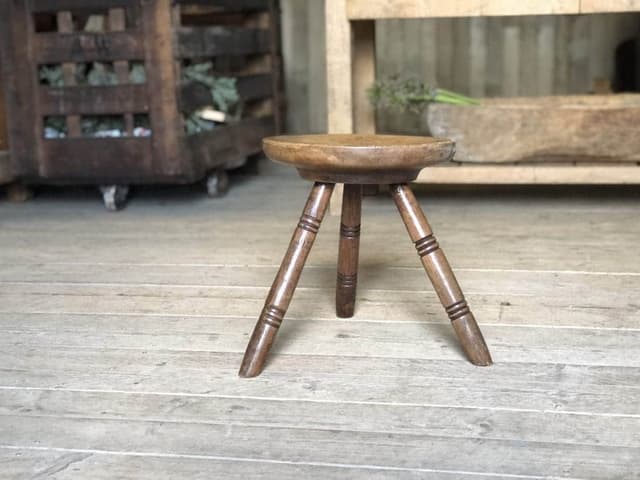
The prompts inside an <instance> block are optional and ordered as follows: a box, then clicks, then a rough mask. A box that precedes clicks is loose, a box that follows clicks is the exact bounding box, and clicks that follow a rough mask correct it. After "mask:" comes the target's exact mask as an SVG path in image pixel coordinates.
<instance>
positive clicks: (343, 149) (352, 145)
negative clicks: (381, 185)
mask: <svg viewBox="0 0 640 480" xmlns="http://www.w3.org/2000/svg"><path fill="white" fill-rule="evenodd" d="M263 148H264V152H265V154H266V155H267V157H269V159H271V160H273V161H275V162H278V163H283V164H286V165H291V166H294V167H296V168H298V169H299V170H306V171H314V172H325V173H327V174H341V173H346V172H351V173H356V172H360V173H370V174H384V173H385V172H389V171H395V172H398V171H408V172H409V171H410V172H415V171H419V170H421V169H423V168H424V167H427V166H429V165H433V164H436V163H440V162H445V161H447V160H450V159H451V158H452V157H453V154H454V152H455V144H454V142H453V141H451V140H449V139H446V138H437V137H423V136H410V135H359V134H327V135H281V136H275V137H267V138H265V139H264V140H263Z"/></svg>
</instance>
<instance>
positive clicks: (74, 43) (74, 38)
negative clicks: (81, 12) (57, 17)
mask: <svg viewBox="0 0 640 480" xmlns="http://www.w3.org/2000/svg"><path fill="white" fill-rule="evenodd" d="M144 45H145V43H144V36H143V35H142V34H141V33H140V32H109V33H38V34H35V36H34V47H33V48H34V57H35V59H36V61H37V62H39V63H61V62H92V61H103V62H106V61H114V60H140V59H142V58H145V54H144Z"/></svg>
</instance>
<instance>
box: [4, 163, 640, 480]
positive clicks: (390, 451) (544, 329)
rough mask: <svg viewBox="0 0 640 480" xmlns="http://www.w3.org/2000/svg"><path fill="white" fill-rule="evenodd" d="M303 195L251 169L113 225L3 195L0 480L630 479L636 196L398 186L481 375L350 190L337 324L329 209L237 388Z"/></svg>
mask: <svg viewBox="0 0 640 480" xmlns="http://www.w3.org/2000/svg"><path fill="white" fill-rule="evenodd" d="M308 188H309V185H308V184H307V183H305V182H303V181H301V180H298V179H297V178H296V177H294V176H293V175H292V174H291V173H290V172H288V171H285V170H283V169H279V168H269V169H268V170H267V171H266V172H265V173H264V175H262V176H260V177H253V178H247V179H242V180H241V181H239V182H237V183H236V185H234V187H233V188H232V190H231V192H230V194H229V195H228V197H226V198H224V199H218V200H211V199H207V198H205V197H204V196H203V195H202V194H201V193H200V192H199V191H198V192H196V191H190V190H180V191H178V192H172V191H161V192H157V191H152V190H151V191H144V192H142V193H141V194H139V195H138V197H137V198H134V199H133V201H132V203H131V204H130V206H129V207H128V208H127V210H126V211H124V212H121V213H118V214H109V213H106V212H105V211H103V209H102V207H101V204H100V202H99V198H98V196H97V194H96V195H95V196H91V195H84V194H82V195H75V194H73V195H72V194H68V193H62V194H60V193H55V192H54V193H47V194H45V195H42V196H40V197H39V198H36V199H35V200H33V201H31V202H29V203H26V204H23V205H13V204H7V203H6V202H4V201H1V202H0V263H1V268H0V330H1V333H0V477H1V478H3V479H25V478H37V479H42V478H55V479H82V480H85V479H115V478H135V479H154V480H155V479H165V478H175V479H181V478H185V479H186V478H188V479H207V480H208V479H242V480H246V479H248V478H269V479H278V480H280V479H374V480H378V479H404V478H407V479H418V478H420V479H445V480H449V479H477V478H483V479H484V478H509V479H511V478H524V479H537V478H572V479H576V478H580V479H586V478H588V479H625V480H626V479H638V478H640V202H639V200H640V194H639V195H634V194H632V193H629V192H626V193H624V192H617V193H616V192H613V193H612V192H604V193H602V192H601V193H597V194H596V193H585V192H584V191H583V192H582V193H580V192H574V193H572V194H561V193H558V191H557V190H556V191H554V192H550V193H549V192H548V193H543V192H541V191H540V190H535V191H533V192H522V191H515V192H508V191H502V192H500V193H497V194H496V193H494V194H490V193H486V192H485V193H468V192H467V193H464V192H456V193H446V192H440V193H431V194H428V195H421V196H420V200H421V202H422V204H423V206H424V208H425V210H426V212H427V214H428V215H430V219H431V221H432V225H433V227H434V229H435V231H436V234H437V235H438V236H439V239H440V244H441V245H442V246H443V248H444V249H445V251H446V252H447V254H448V255H449V257H450V260H451V262H452V264H453V266H454V269H455V270H456V272H457V274H458V277H459V280H460V282H461V284H462V286H463V288H464V289H465V291H466V294H467V297H468V299H469V303H470V304H471V306H472V308H473V309H474V311H475V313H476V317H477V318H478V321H479V322H480V324H481V326H482V328H483V331H484V334H485V337H486V339H487V342H488V344H489V345H490V348H491V350H492V353H493V358H494V360H495V365H494V366H492V367H489V368H476V367H473V366H472V365H470V364H469V363H467V362H466V361H465V360H464V358H463V357H462V354H461V351H460V349H459V347H458V345H457V344H456V341H455V337H454V334H453V330H452V329H451V327H450V325H449V322H448V319H447V317H446V315H445V313H444V311H443V310H442V309H441V308H440V306H439V305H438V302H437V298H436V297H435V294H434V293H433V291H432V290H431V288H430V287H429V286H428V284H427V280H426V276H425V274H424V272H423V270H422V267H421V265H420V263H419V261H418V258H417V256H416V254H415V251H414V249H413V247H412V245H411V243H410V241H409V239H408V237H407V235H406V233H405V231H404V227H403V226H402V224H401V221H400V219H399V217H398V216H397V214H396V212H395V207H394V206H393V204H392V203H391V201H390V200H389V199H388V198H386V197H385V196H380V197H376V198H367V199H366V201H365V204H364V219H363V239H362V262H361V263H362V274H361V283H360V286H359V299H358V305H357V311H356V317H355V318H353V319H350V320H338V319H337V318H336V317H335V314H334V310H333V295H334V293H333V284H334V281H335V280H334V277H335V266H336V247H337V241H338V220H337V218H336V217H328V218H327V219H326V221H325V224H324V225H323V228H322V229H321V231H320V235H319V236H318V241H317V243H316V247H315V250H314V251H313V252H312V254H311V257H310V259H309V263H310V264H309V265H308V268H307V269H306V270H305V273H304V274H303V277H302V281H301V287H300V288H299V289H298V292H297V294H296V296H295V297H294V301H293V304H292V306H291V309H290V312H289V314H288V315H287V318H286V319H285V323H284V324H283V327H282V330H281V332H280V335H279V337H278V340H277V344H276V345H275V348H274V351H273V355H272V356H271V360H270V362H269V364H268V365H267V369H266V371H265V373H264V374H263V375H262V376H261V377H258V378H256V379H252V380H241V379H239V378H237V376H236V374H237V369H238V367H239V364H240V359H241V354H242V352H243V349H244V346H245V344H246V342H247V340H248V336H249V334H250V332H251V329H252V327H253V325H254V322H255V319H256V316H257V314H258V313H259V311H260V308H261V304H262V301H263V299H264V297H265V295H266V294H267V291H268V289H269V286H270V283H271V280H272V278H273V277H274V275H275V272H276V269H277V265H278V263H279V261H280V259H281V256H282V254H283V253H284V250H285V248H286V244H287V242H288V240H289V236H290V233H291V230H292V228H293V226H294V224H295V223H296V220H297V216H298V215H299V213H300V211H301V208H302V204H303V202H304V199H305V197H306V194H307V191H308ZM422 188H423V189H424V187H422Z"/></svg>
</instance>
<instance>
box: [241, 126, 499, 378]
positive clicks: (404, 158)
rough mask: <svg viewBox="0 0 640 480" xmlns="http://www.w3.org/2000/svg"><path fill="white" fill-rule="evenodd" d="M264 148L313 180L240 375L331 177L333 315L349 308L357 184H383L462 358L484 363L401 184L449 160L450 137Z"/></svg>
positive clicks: (446, 271) (269, 338) (317, 138)
mask: <svg viewBox="0 0 640 480" xmlns="http://www.w3.org/2000/svg"><path fill="white" fill-rule="evenodd" d="M264 151H265V153H266V155H267V156H268V157H269V158H270V159H271V160H274V161H276V162H281V163H285V164H288V165H292V166H294V167H296V168H297V169H298V172H299V173H300V175H301V176H302V177H303V178H305V179H307V180H311V181H313V182H315V183H314V185H313V188H312V190H311V194H310V195H309V199H308V200H307V204H306V205H305V207H304V210H303V212H302V216H301V217H300V221H299V223H298V226H297V227H296V229H295V231H294V233H293V238H292V239H291V242H290V244H289V249H288V250H287V253H286V254H285V257H284V260H283V261H282V264H281V265H280V270H279V271H278V274H277V275H276V278H275V280H274V282H273V286H272V287H271V290H270V291H269V295H268V296H267V299H266V301H265V304H264V308H263V310H262V313H261V314H260V318H259V319H258V323H257V324H256V327H255V329H254V331H253V335H252V336H251V340H250V341H249V345H248V346H247V351H246V352H245V355H244V359H243V361H242V366H241V367H240V376H241V377H255V376H256V375H259V374H260V372H261V371H262V368H263V366H264V363H265V360H266V357H267V354H268V353H269V350H270V348H271V345H272V344H273V341H274V339H275V336H276V333H277V332H278V328H279V327H280V325H281V323H282V320H283V319H284V316H285V313H286V312H287V308H288V307H289V303H290V302H291V298H292V296H293V292H294V290H295V288H296V286H297V284H298V280H299V279H300V274H301V273H302V268H303V267H304V264H305V261H306V259H307V256H308V255H309V252H310V251H311V247H312V246H313V242H314V240H315V238H316V234H317V233H318V230H319V228H320V223H321V222H322V219H323V217H324V214H325V212H326V210H327V206H328V205H329V199H330V197H331V193H332V191H333V187H334V185H335V184H336V183H344V184H345V186H344V196H343V204H342V223H341V225H340V251H339V254H338V280H337V290H336V310H337V314H338V316H340V317H351V316H352V315H353V311H354V306H355V300H356V283H357V275H358V248H359V241H360V205H361V199H362V185H364V184H389V185H390V186H391V194H392V196H393V199H394V201H395V203H396V206H397V207H398V211H399V212H400V216H401V217H402V220H403V221H404V223H405V225H406V227H407V230H408V232H409V236H410V237H411V240H412V241H413V243H414V245H415V247H416V250H417V251H418V255H419V256H420V259H421V261H422V264H423V265H424V268H425V270H426V271H427V275H428V276H429V279H430V280H431V283H432V284H433V286H434V287H435V290H436V293H437V294H438V298H439V299H440V301H441V303H442V305H443V306H444V308H445V310H446V312H447V315H448V316H449V318H450V319H451V323H452V324H453V328H454V330H455V332H456V335H457V336H458V339H459V340H460V343H461V344H462V348H463V349H464V351H465V353H466V355H467V357H468V358H469V360H471V362H472V363H474V364H475V365H490V364H491V355H490V354H489V350H488V348H487V345H486V343H485V341H484V338H483V337H482V333H481V332H480V329H479V328H478V324H477V323H476V320H475V318H474V317H473V314H472V313H471V310H470V309H469V306H468V305H467V302H466V300H465V299H464V295H463V294H462V290H461V289H460V286H459V285H458V282H457V281H456V278H455V276H454V275H453V272H452V270H451V267H450V266H449V262H448V261H447V258H446V257H445V255H444V252H443V251H442V249H441V248H440V247H439V246H438V242H437V240H436V238H435V237H434V235H433V231H432V230H431V227H430V226H429V223H428V222H427V219H426V217H425V215H424V213H423V212H422V209H421V208H420V205H419V204H418V202H417V200H416V198H415V197H414V195H413V192H412V191H411V189H410V188H409V186H408V185H407V183H408V182H411V181H412V180H415V178H416V177H417V176H418V173H419V172H420V170H422V169H423V168H424V167H427V166H429V165H432V164H434V163H437V162H441V161H446V160H449V159H450V158H451V157H452V156H453V152H454V145H453V142H451V141H450V140H446V139H440V138H431V137H406V136H393V135H303V136H281V137H272V138H267V139H265V140H264Z"/></svg>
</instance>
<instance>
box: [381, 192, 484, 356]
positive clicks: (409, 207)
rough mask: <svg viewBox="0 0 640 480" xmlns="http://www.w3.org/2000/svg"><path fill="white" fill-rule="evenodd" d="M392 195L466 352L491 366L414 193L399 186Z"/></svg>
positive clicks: (454, 278) (452, 275)
mask: <svg viewBox="0 0 640 480" xmlns="http://www.w3.org/2000/svg"><path fill="white" fill-rule="evenodd" d="M391 194H392V196H393V199H394V201H395V202H396V206H397V207H398V211H399V212H400V215H401V216H402V220H403V221H404V223H405V225H406V227H407V231H408V232H409V236H410V237H411V240H412V241H413V242H414V245H415V247H416V250H417V251H418V255H419V256H420V259H421V260H422V265H423V266H424V269H425V270H426V272H427V275H428V277H429V280H431V283H432V284H433V286H434V288H435V290H436V293H437V294H438V298H439V299H440V302H441V303H442V305H443V306H444V308H445V310H446V311H447V315H448V316H449V319H450V320H451V323H452V325H453V328H454V330H455V332H456V335H457V337H458V339H459V340H460V343H461V344H462V348H463V350H464V352H465V353H466V355H467V357H468V358H469V360H471V362H472V363H473V364H475V365H481V366H486V365H491V363H492V360H491V354H490V353H489V349H488V348H487V344H486V343H485V341H484V338H483V336H482V332H481V331H480V328H479V327H478V324H477V323H476V320H475V318H474V316H473V313H471V310H470V309H469V306H468V305H467V302H466V300H465V299H464V296H463V294H462V290H461V289H460V285H458V281H457V280H456V277H455V276H454V274H453V271H452V270H451V266H450V265H449V262H448V261H447V258H446V257H445V255H444V252H443V251H442V249H441V248H440V246H439V245H438V241H437V240H436V238H435V236H434V235H433V231H432V230H431V227H430V226H429V223H428V222H427V218H426V217H425V215H424V213H423V211H422V209H421V208H420V205H419V204H418V201H417V200H416V198H415V196H414V195H413V192H412V191H411V189H410V188H409V186H408V185H406V184H399V185H392V186H391Z"/></svg>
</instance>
